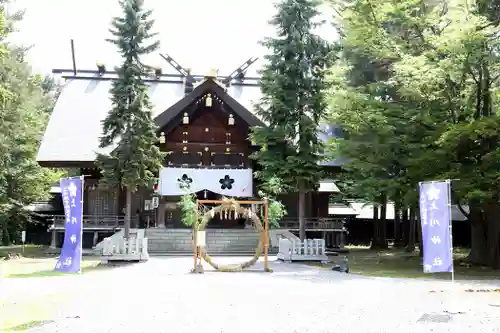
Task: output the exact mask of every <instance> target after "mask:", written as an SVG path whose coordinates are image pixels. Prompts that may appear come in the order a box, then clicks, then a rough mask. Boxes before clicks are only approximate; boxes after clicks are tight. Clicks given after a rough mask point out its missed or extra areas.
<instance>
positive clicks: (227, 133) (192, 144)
mask: <svg viewBox="0 0 500 333" xmlns="http://www.w3.org/2000/svg"><path fill="white" fill-rule="evenodd" d="M229 114H232V113H231V111H229V112H228V111H226V110H225V109H223V108H222V106H221V104H219V103H216V102H214V104H213V105H212V106H211V107H206V106H205V105H204V103H200V104H199V106H198V107H197V108H196V110H195V111H194V113H193V114H192V115H191V116H190V117H189V124H187V125H185V124H183V123H182V122H181V123H180V124H179V125H178V126H177V127H175V128H174V129H173V130H172V131H170V132H168V133H166V143H165V144H162V145H161V148H162V150H163V151H167V152H169V155H167V158H166V163H165V165H166V166H169V165H170V166H177V167H178V166H185V167H231V168H236V167H240V168H241V167H249V166H250V161H249V159H248V155H249V154H250V152H251V146H250V142H249V141H248V139H247V138H248V134H249V128H248V126H247V124H245V123H244V122H242V121H241V120H240V119H239V118H237V117H235V116H234V115H233V117H234V118H235V124H234V125H229V124H228V118H229ZM164 130H166V129H162V131H164Z"/></svg>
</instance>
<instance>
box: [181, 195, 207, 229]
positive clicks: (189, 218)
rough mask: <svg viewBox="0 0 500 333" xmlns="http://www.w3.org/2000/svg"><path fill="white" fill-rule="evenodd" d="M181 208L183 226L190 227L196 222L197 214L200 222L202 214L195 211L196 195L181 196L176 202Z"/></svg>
mask: <svg viewBox="0 0 500 333" xmlns="http://www.w3.org/2000/svg"><path fill="white" fill-rule="evenodd" d="M177 205H178V206H179V207H180V209H181V214H182V223H184V225H185V226H188V227H191V226H193V225H194V223H195V222H196V216H197V215H198V222H201V219H202V216H201V214H200V213H198V212H197V211H196V195H194V194H192V193H191V194H184V195H183V196H181V200H180V201H179V202H178V204H177Z"/></svg>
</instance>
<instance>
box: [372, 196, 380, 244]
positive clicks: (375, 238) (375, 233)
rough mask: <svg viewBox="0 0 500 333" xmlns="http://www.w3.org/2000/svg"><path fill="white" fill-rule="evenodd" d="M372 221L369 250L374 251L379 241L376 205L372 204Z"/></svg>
mask: <svg viewBox="0 0 500 333" xmlns="http://www.w3.org/2000/svg"><path fill="white" fill-rule="evenodd" d="M372 221H373V237H372V246H371V249H372V250H376V249H378V245H379V239H380V235H379V231H380V228H379V215H378V205H377V204H373V219H372Z"/></svg>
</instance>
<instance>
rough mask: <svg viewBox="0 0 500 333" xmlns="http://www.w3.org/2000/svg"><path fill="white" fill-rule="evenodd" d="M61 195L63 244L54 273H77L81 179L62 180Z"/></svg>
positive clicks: (81, 226) (80, 238) (81, 216)
mask: <svg viewBox="0 0 500 333" xmlns="http://www.w3.org/2000/svg"><path fill="white" fill-rule="evenodd" d="M60 183H61V195H62V201H63V205H64V215H65V217H66V218H65V228H64V243H63V247H62V249H61V255H60V256H59V260H58V261H57V264H56V267H55V268H54V270H55V271H59V272H64V273H79V272H80V269H81V266H80V265H81V261H82V233H83V221H82V220H83V177H78V178H63V179H61V181H60Z"/></svg>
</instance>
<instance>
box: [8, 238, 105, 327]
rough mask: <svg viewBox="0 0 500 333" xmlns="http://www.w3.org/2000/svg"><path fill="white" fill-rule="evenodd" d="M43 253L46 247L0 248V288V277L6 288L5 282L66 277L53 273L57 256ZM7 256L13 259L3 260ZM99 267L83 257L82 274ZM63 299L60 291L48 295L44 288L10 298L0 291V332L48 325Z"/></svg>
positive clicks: (97, 263) (62, 293)
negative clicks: (20, 279)
mask: <svg viewBox="0 0 500 333" xmlns="http://www.w3.org/2000/svg"><path fill="white" fill-rule="evenodd" d="M46 250H47V248H46V247H43V246H33V245H27V246H25V247H24V249H23V248H22V247H21V246H9V247H0V289H1V288H2V286H1V285H2V281H1V279H2V277H3V278H6V279H5V280H4V282H6V284H7V285H8V281H9V280H11V279H16V278H17V279H19V278H33V277H53V276H62V275H69V274H64V273H60V272H54V266H55V264H56V262H57V256H55V255H49V254H47V253H46ZM8 254H11V255H13V256H14V259H9V260H5V257H6V256H7V255H8ZM17 255H19V257H16V256H17ZM101 267H102V266H99V261H98V260H97V259H96V258H89V257H84V258H83V261H82V273H84V274H85V273H88V272H91V271H94V270H96V269H99V268H101ZM73 275H74V274H73ZM49 281H51V280H49ZM22 283H23V284H24V283H29V282H28V281H26V282H22ZM49 283H50V282H49ZM52 283H54V282H52ZM27 286H29V284H27ZM31 288H33V285H31ZM27 290H30V289H27ZM35 291H36V292H35ZM67 299H68V298H67V297H66V295H65V294H64V292H62V291H58V292H50V291H48V290H46V289H44V288H35V289H33V292H32V291H28V292H26V293H24V294H22V295H18V294H15V295H11V296H10V298H9V296H6V295H5V294H2V293H1V292H0V332H21V331H26V330H29V329H31V328H34V327H39V326H43V325H45V324H47V323H50V322H51V321H52V318H53V317H54V315H55V314H56V311H57V310H58V309H60V308H61V307H62V306H63V305H64V304H63V303H64V302H65V301H66V300H67Z"/></svg>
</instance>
